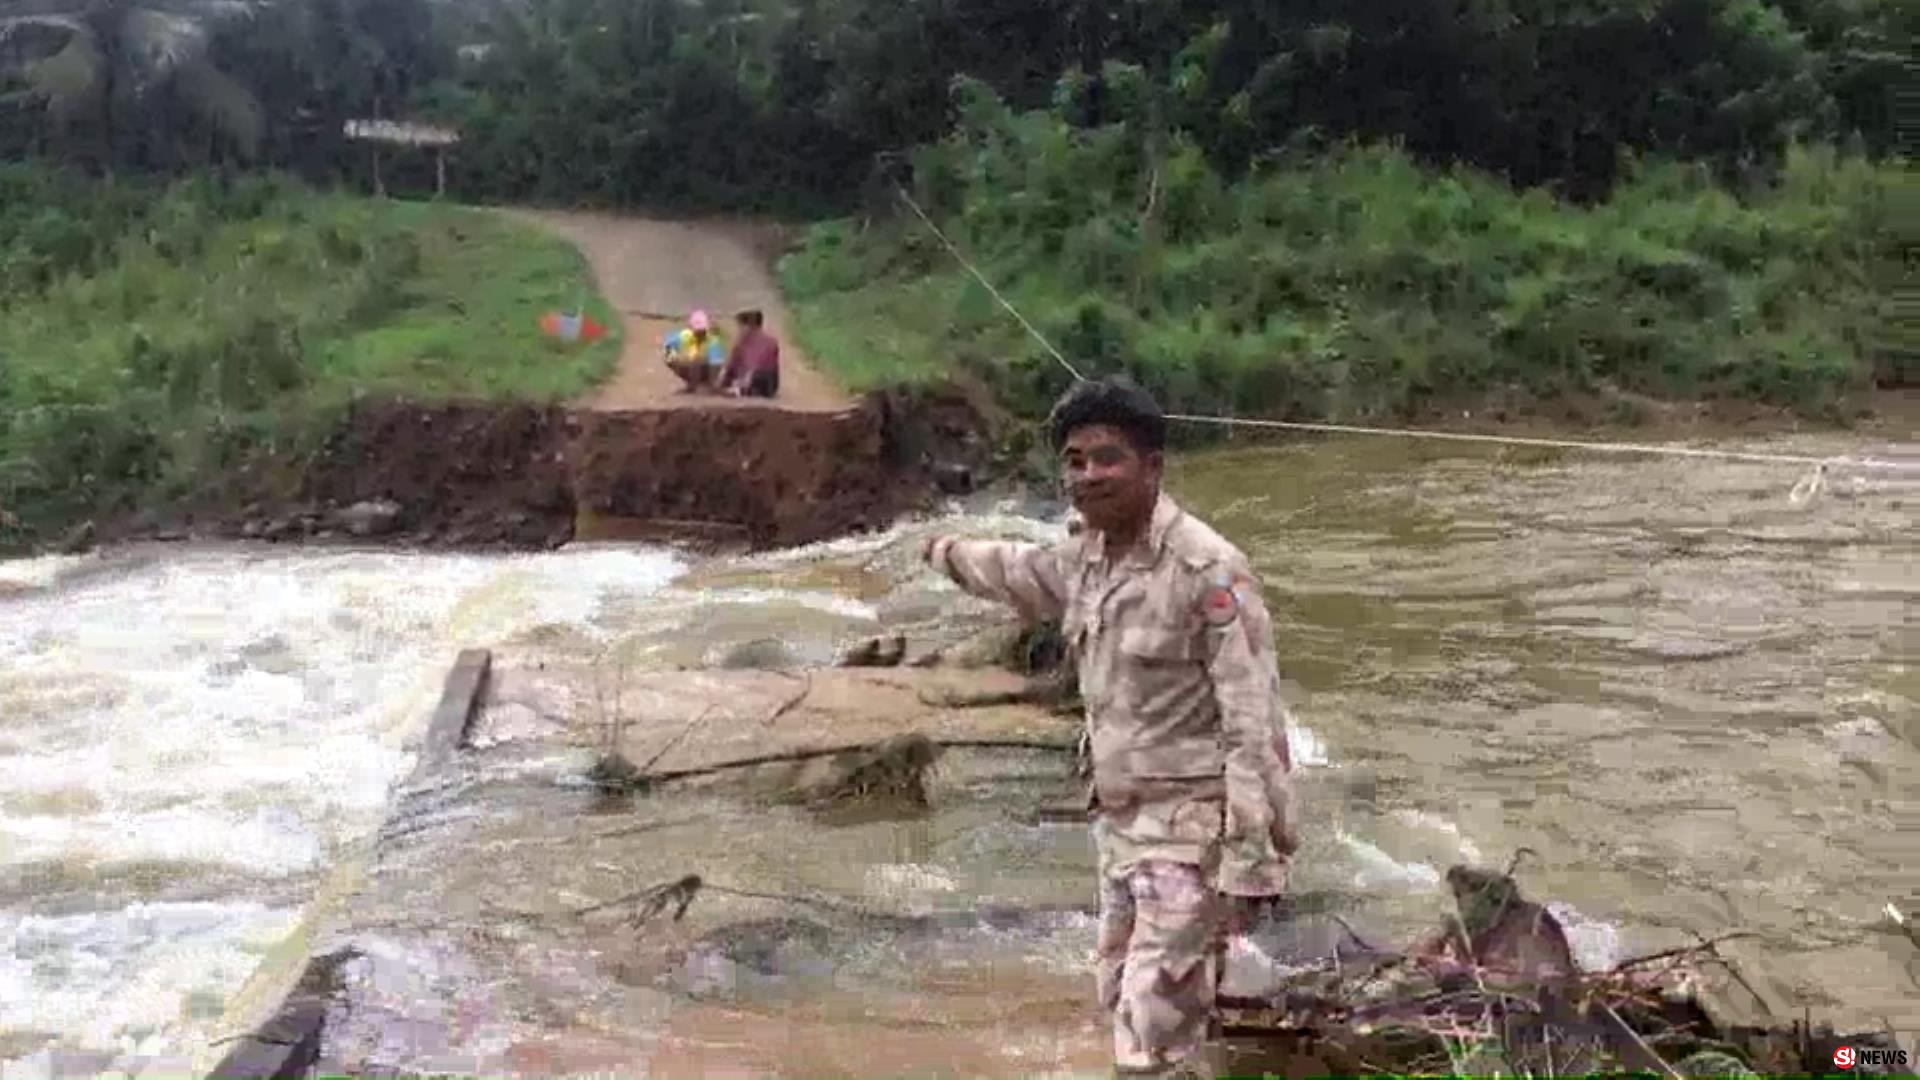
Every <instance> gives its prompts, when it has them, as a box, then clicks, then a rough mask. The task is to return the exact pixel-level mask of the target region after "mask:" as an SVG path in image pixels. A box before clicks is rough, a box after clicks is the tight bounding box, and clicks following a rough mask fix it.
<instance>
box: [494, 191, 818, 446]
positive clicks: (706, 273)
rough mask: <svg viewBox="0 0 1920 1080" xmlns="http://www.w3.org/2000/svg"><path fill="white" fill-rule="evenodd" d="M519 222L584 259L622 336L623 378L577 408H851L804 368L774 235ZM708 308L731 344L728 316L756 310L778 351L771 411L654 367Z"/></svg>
mask: <svg viewBox="0 0 1920 1080" xmlns="http://www.w3.org/2000/svg"><path fill="white" fill-rule="evenodd" d="M515 213H516V216H519V217H522V218H525V219H527V220H529V221H533V222H536V223H538V224H541V225H544V226H546V227H547V228H550V229H553V230H554V231H556V232H558V233H559V234H560V235H562V236H565V237H566V238H567V239H569V240H571V241H572V242H573V243H574V244H576V245H577V246H579V248H580V250H582V251H583V252H585V253H586V256H587V260H588V262H589V263H591V264H592V266H593V272H594V275H595V276H596V277H597V278H598V279H599V283H600V289H601V292H603V293H604V294H605V295H606V297H607V300H608V302H609V303H611V304H612V305H613V307H614V309H615V310H617V311H618V312H620V316H621V320H622V323H623V328H624V331H625V333H626V345H625V347H624V349H623V351H622V353H621V357H620V367H619V370H618V371H616V372H615V373H614V376H613V378H612V379H610V380H608V381H607V382H606V383H605V384H603V385H602V386H600V387H599V388H598V389H597V390H595V391H593V392H592V393H591V394H589V395H588V396H587V397H585V398H584V399H582V400H581V401H580V402H579V404H580V405H581V406H582V407H584V408H591V409H600V410H605V411H624V410H634V409H672V408H689V407H698V408H721V409H726V408H749V409H752V408H768V407H770V406H771V407H778V408H783V409H791V410H797V411H804V412H833V411H837V410H840V409H845V408H849V407H851V406H852V404H853V402H852V401H851V399H849V398H848V396H847V395H846V394H845V393H843V392H842V391H841V390H840V388H839V387H837V386H835V385H834V384H833V382H832V381H831V380H829V379H828V378H827V377H826V376H824V375H822V374H821V373H820V372H819V371H817V370H815V369H814V367H813V366H812V365H811V364H810V363H808V362H807V359H806V357H805V356H803V355H802V354H801V352H800V347H799V344H798V343H797V342H795V341H794V339H793V334H792V332H791V330H790V322H789V319H788V317H787V311H786V306H785V305H784V304H782V303H781V300H780V291H779V289H778V288H777V287H776V286H775V285H774V282H773V275H772V273H771V271H770V267H771V263H772V260H773V257H774V255H775V254H776V253H777V252H778V250H779V236H778V234H777V233H776V232H775V231H774V230H773V229H772V228H770V227H762V226H754V225H745V224H737V223H721V222H699V221H656V220H649V219H645V218H633V217H616V216H612V215H605V214H588V213H573V212H554V211H516V212H515ZM695 308H705V309H706V310H707V312H708V313H709V314H711V315H712V316H713V319H714V325H715V326H717V327H719V328H721V329H722V330H723V332H724V333H725V334H726V335H727V337H728V339H729V340H731V339H732V338H733V336H734V334H735V332H736V330H737V326H736V325H735V324H734V321H733V316H734V313H736V312H738V311H741V310H744V309H746V308H758V309H760V310H761V311H762V312H764V313H765V314H766V319H767V330H768V331H769V332H771V333H772V334H773V335H774V336H775V337H777V338H778V339H779V341H780V396H779V397H778V398H776V399H775V400H774V401H772V402H767V401H757V400H747V399H735V398H727V397H720V396H718V395H706V394H701V395H691V394H685V393H682V392H680V381H679V380H678V379H677V378H675V377H674V375H673V373H672V372H670V371H668V370H667V368H666V365H665V364H664V363H663V362H662V361H661V359H660V342H661V339H662V338H664V337H665V336H666V335H667V334H668V333H670V332H672V331H673V330H674V329H676V328H677V327H679V326H681V325H684V320H685V319H686V317H687V314H688V313H689V312H691V311H692V310H693V309H695Z"/></svg>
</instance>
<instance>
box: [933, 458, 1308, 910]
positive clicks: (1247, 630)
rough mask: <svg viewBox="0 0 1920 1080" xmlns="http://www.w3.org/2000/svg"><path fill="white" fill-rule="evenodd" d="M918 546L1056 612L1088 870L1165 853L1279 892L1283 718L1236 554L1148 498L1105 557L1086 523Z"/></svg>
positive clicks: (1289, 833)
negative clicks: (1085, 781)
mask: <svg viewBox="0 0 1920 1080" xmlns="http://www.w3.org/2000/svg"><path fill="white" fill-rule="evenodd" d="M928 556H929V560H930V561H931V563H932V565H933V566H935V567H936V568H938V569H940V570H942V571H944V572H945V573H946V574H947V576H948V577H949V578H951V579H952V580H953V581H954V583H955V584H957V585H959V586H960V587H961V588H962V589H965V590H966V591H967V592H969V593H972V594H973V595H975V596H979V597H983V598H985V599H989V600H996V601H999V602H1002V603H1005V604H1008V605H1010V606H1012V607H1013V608H1014V609H1015V610H1017V611H1019V612H1020V613H1021V615H1022V616H1024V617H1026V618H1027V619H1030V620H1036V621H1038V620H1046V619H1058V620H1060V623H1061V630H1062V633H1063V635H1064V636H1065V638H1066V641H1067V645H1068V648H1069V649H1070V650H1071V651H1072V655H1073V659H1074V662H1075V665H1076V667H1077V668H1078V670H1079V674H1080V690H1081V696H1082V697H1083V698H1084V700H1085V701H1086V703H1087V726H1088V729H1089V732H1090V734H1091V741H1092V746H1093V798H1094V806H1095V810H1096V812H1095V820H1094V826H1095V836H1096V839H1098V840H1099V842H1100V847H1101V853H1100V854H1101V862H1102V864H1103V866H1102V869H1103V872H1106V873H1119V872H1124V871H1125V870H1126V869H1127V867H1128V866H1130V865H1131V864H1132V863H1134V862H1136V861H1138V860H1140V859H1167V860H1172V861H1179V862H1188V863H1195V864H1198V865H1201V866H1203V867H1205V868H1207V869H1208V870H1209V872H1210V873H1217V879H1216V881H1217V887H1218V888H1219V889H1220V891H1222V892H1226V893H1230V894H1235V895H1241V896H1272V895H1277V894H1279V893H1281V892H1283V891H1284V890H1285V886H1286V877H1287V868H1288V863H1289V860H1290V859H1291V857H1292V855H1293V852H1294V850H1295V848H1296V847H1297V846H1298V836H1297V832H1296V828H1297V825H1296V822H1295V820H1294V819H1295V809H1294V804H1293V791H1292V784H1291V782H1290V776H1289V774H1290V772H1291V770H1292V761H1291V759H1290V757H1289V754H1288V749H1287V725H1288V722H1289V718H1288V716H1287V713H1286V708H1285V706H1284V705H1283V704H1282V703H1281V701H1280V698H1279V693H1278V691H1279V672H1278V671H1277V669H1276V666H1275V661H1274V651H1273V628H1272V623H1271V622H1270V621H1269V619H1268V616H1267V611H1266V606H1265V604H1264V603H1263V601H1262V599H1261V593H1260V583H1259V581H1258V579H1256V578H1255V577H1254V575H1253V571H1252V569H1251V568H1250V567H1249V566H1248V564H1247V560H1246V556H1244V555H1243V554H1241V552H1240V550H1239V549H1238V548H1236V547H1234V546H1233V545H1232V544H1230V543H1228V542H1227V541H1226V540H1225V539H1223V538H1222V537H1221V536H1220V535H1219V534H1218V533H1216V532H1214V531H1213V530H1212V529H1211V528H1209V527H1207V526H1206V525H1205V524H1203V523H1202V522H1200V521H1199V520H1198V519H1196V518H1194V517H1193V516H1192V515H1190V514H1188V513H1186V512H1185V511H1183V510H1181V509H1180V507H1179V506H1178V505H1176V504H1175V503H1174V502H1173V500H1172V499H1170V498H1168V497H1167V496H1166V495H1164V494H1163V495H1161V496H1160V499H1159V502H1158V504H1157V505H1156V506H1155V508H1154V513H1153V521H1152V523H1151V524H1150V526H1149V527H1148V529H1147V532H1146V535H1145V536H1144V537H1142V539H1141V540H1140V542H1139V543H1138V544H1137V545H1136V546H1135V547H1134V548H1133V550H1132V551H1130V552H1128V553H1127V554H1125V555H1123V556H1121V557H1120V558H1119V559H1118V560H1117V561H1116V562H1111V563H1110V562H1109V561H1108V559H1107V557H1106V552H1105V541H1104V540H1103V539H1102V537H1101V535H1100V534H1099V533H1097V532H1094V531H1092V530H1084V531H1082V532H1080V533H1079V534H1078V535H1075V536H1073V537H1071V538H1069V539H1068V540H1066V541H1064V542H1062V543H1060V544H1058V545H1053V546H1043V545H1038V544H1032V543H1023V542H1014V541H999V540H953V539H950V538H943V539H942V540H941V541H939V542H937V543H936V544H935V546H934V547H933V549H932V550H931V551H930V552H929V553H928Z"/></svg>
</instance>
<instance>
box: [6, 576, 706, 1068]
mask: <svg viewBox="0 0 1920 1080" xmlns="http://www.w3.org/2000/svg"><path fill="white" fill-rule="evenodd" d="M685 569H686V565H685V563H684V561H683V560H682V558H681V557H680V556H678V555H676V554H674V553H671V552H669V551H665V550H655V549H630V548H629V549H597V550H596V549H591V548H587V549H581V550H574V551H569V552H565V553H559V554H546V555H538V556H507V557H474V556H457V555H406V554H395V553H381V552H334V553H312V552H298V551H283V550H265V549H251V548H239V549H224V550H223V549H213V550H209V549H199V550H191V551H185V550H178V549H175V550H169V551H167V552H165V553H164V555H162V556H154V555H152V554H149V553H143V552H139V551H124V552H116V553H113V554H110V555H106V556H101V557H91V558H59V559H33V560H22V561H17V562H7V563H0V940H3V941H4V942H5V945H6V948H4V949H0V1036H6V1035H10V1034H11V1035H13V1036H16V1037H17V1036H24V1035H26V1034H28V1033H40V1034H41V1035H51V1036H55V1037H56V1041H57V1042H58V1043H59V1044H61V1045H64V1046H67V1047H77V1048H84V1049H86V1050H89V1051H105V1052H119V1053H122V1054H137V1055H140V1056H143V1057H144V1056H150V1055H154V1054H158V1055H161V1056H162V1057H166V1056H168V1055H178V1054H181V1053H182V1052H183V1050H184V1049H185V1048H186V1047H187V1046H188V1044H189V1043H190V1042H191V1041H192V1040H194V1039H196V1038H204V1037H205V1036H207V1035H208V1034H209V1033H208V1032H207V1031H206V1030H205V1028H204V1025H205V1024H206V1023H207V1022H209V1021H210V1020H211V1019H212V1018H213V1017H217V1016H218V1014H219V1012H220V1008H221V1006H222V1005H223V1004H224V1002H225V1001H226V999H227V997H228V995H230V994H231V993H232V991H233V990H234V989H235V988H236V987H237V986H238V985H239V984H240V982H241V981H243V980H244V979H245V977H246V975H247V974H248V973H249V972H250V971H251V970H252V968H253V966H254V965H255V964H256V963H257V962H258V960H259V957H260V955H261V953H262V952H263V951H264V950H265V949H267V948H268V947H270V946H271V945H272V944H273V943H275V942H276V941H278V940H279V939H281V938H282V937H284V936H285V935H286V934H287V933H288V931H289V930H290V928H291V927H292V926H293V925H294V923H295V922H296V921H297V918H298V915H299V910H300V909H299V901H300V900H301V899H303V898H304V897H305V896H306V895H307V893H308V892H309V887H310V886H311V884H312V881H313V879H314V878H315V877H316V876H317V875H318V873H319V872H320V871H322V870H323V869H324V868H325V867H326V866H327V865H328V863H329V862H330V861H331V859H332V857H333V856H334V855H336V854H337V853H338V852H339V851H340V850H341V848H342V846H343V845H347V844H350V843H352V842H353V841H355V840H356V839H359V838H360V837H362V836H364V835H365V834H366V833H367V832H368V831H370V830H371V829H372V828H373V827H374V826H375V825H376V824H377V822H378V820H379V817H380V815H381V811H382V809H383V807H384V806H385V804H386V801H387V797H388V790H389V787H390V785H391V784H392V783H393V782H394V781H395V780H396V779H397V778H399V777H400V776H401V775H403V773H404V771H405V770H406V769H407V768H408V767H409V766H410V764H411V760H412V757H413V752H414V750H415V746H416V742H417V739H418V737H419V735H420V733H421V731H422V730H423V728H424V723H423V717H424V716H425V715H427V713H428V712H429V711H430V710H431V708H432V706H433V704H434V702H435V700H436V699H437V696H438V693H439V689H440V682H441V680H442V678H443V676H444V674H445V671H446V668H447V665H448V664H449V663H450V662H451V660H452V659H453V657H454V656H455V655H456V654H457V652H458V651H459V650H460V649H461V648H463V647H468V646H486V645H493V644H497V643H498V642H500V641H502V640H506V639H510V638H512V637H513V636H514V635H516V634H519V633H524V632H526V631H528V630H530V629H533V628H536V627H541V626H546V625H555V624H558V625H564V626H567V627H570V628H572V629H574V630H576V631H578V632H581V633H585V634H588V635H591V636H596V637H598V636H602V635H604V634H605V633H607V626H606V621H607V618H608V616H607V615H606V612H607V611H608V610H609V609H610V608H612V607H615V606H617V605H619V604H621V603H622V602H630V601H633V600H635V599H639V598H644V597H647V596H651V595H653V594H656V593H658V592H660V591H661V590H663V589H665V588H667V587H668V586H669V585H670V583H671V582H672V581H673V580H674V579H675V578H677V577H679V576H680V575H681V574H682V573H683V572H684V571H685ZM209 893H212V894H214V898H211V899H210V898H208V895H207V894H209Z"/></svg>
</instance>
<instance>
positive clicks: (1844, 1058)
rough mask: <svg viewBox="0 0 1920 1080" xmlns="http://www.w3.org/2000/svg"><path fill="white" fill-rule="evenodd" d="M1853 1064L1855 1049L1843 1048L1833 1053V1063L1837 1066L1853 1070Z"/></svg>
mask: <svg viewBox="0 0 1920 1080" xmlns="http://www.w3.org/2000/svg"><path fill="white" fill-rule="evenodd" d="M1853 1062H1854V1053H1853V1047H1851V1046H1842V1047H1840V1048H1839V1049H1837V1050H1835V1051H1834V1052H1833V1063H1834V1064H1835V1065H1838V1066H1840V1067H1841V1068H1843V1069H1851V1068H1853Z"/></svg>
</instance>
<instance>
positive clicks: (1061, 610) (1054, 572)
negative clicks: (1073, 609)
mask: <svg viewBox="0 0 1920 1080" xmlns="http://www.w3.org/2000/svg"><path fill="white" fill-rule="evenodd" d="M926 558H927V562H928V563H929V564H930V565H932V566H933V568H934V569H936V570H939V571H940V572H941V573H943V574H945V575H947V578H948V579H949V580H951V581H952V582H953V583H954V584H955V585H958V586H960V587H961V588H962V589H965V590H966V591H967V592H969V593H971V594H973V595H974V596H978V597H980V598H981V599H983V600H993V601H997V602H999V603H1002V604H1006V605H1008V606H1010V607H1012V608H1013V609H1014V610H1016V611H1018V612H1019V613H1020V615H1021V617H1022V618H1024V619H1026V620H1027V621H1029V622H1044V621H1047V620H1050V619H1058V618H1060V617H1061V616H1062V615H1064V614H1065V613H1066V603H1067V586H1066V579H1065V577H1064V576H1063V575H1062V573H1061V569H1060V555H1059V551H1058V550H1057V549H1055V548H1052V547H1043V546H1041V545H1039V544H1033V543H1025V542H1021V541H1013V540H956V539H954V538H953V537H950V536H941V537H936V538H935V539H933V540H931V541H929V542H928V543H927V550H926Z"/></svg>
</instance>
